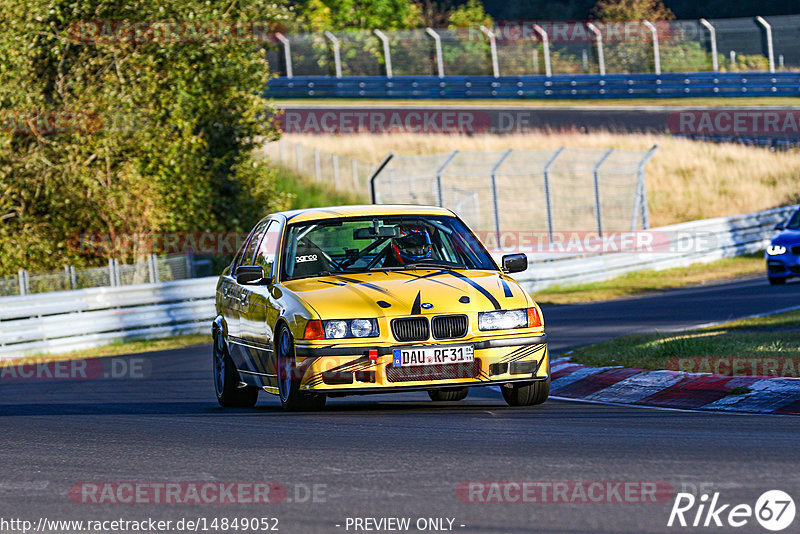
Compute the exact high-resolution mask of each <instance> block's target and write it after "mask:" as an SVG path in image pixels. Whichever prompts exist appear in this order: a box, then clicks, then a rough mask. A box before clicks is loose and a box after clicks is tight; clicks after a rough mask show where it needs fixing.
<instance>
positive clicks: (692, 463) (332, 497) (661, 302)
mask: <svg viewBox="0 0 800 534" xmlns="http://www.w3.org/2000/svg"><path fill="white" fill-rule="evenodd" d="M798 304H800V284H789V285H787V286H786V287H774V288H773V287H770V286H768V285H767V284H766V280H764V279H763V278H758V279H752V280H742V281H737V282H731V283H726V284H720V285H713V286H706V287H699V288H692V289H684V290H676V291H669V292H666V293H663V294H659V295H652V296H647V297H642V298H636V299H630V300H624V301H614V302H606V303H598V304H584V305H570V306H550V307H545V310H544V313H545V318H546V321H547V328H548V332H549V335H550V343H551V347H553V349H555V350H564V349H566V348H567V347H569V346H574V345H579V344H584V343H587V342H592V341H595V340H599V339H604V338H608V337H612V336H616V335H619V334H623V333H628V332H636V331H651V330H654V329H661V330H668V329H675V328H681V327H687V326H693V325H696V324H699V323H707V322H714V321H722V320H726V319H729V318H733V317H741V316H745V315H751V314H756V313H763V312H767V311H770V310H775V309H781V308H787V307H791V306H796V305H798ZM121 361H127V362H133V361H138V362H142V363H144V364H145V365H144V366H143V368H144V369H145V372H144V373H143V374H144V375H145V376H144V377H130V378H127V379H125V378H122V379H110V378H109V379H97V380H82V381H79V380H65V381H53V380H27V381H8V380H7V381H3V382H1V383H0V520H2V519H10V518H21V519H27V520H30V521H33V522H34V524H35V523H36V522H37V521H38V519H39V518H40V517H46V518H48V519H49V520H52V519H77V520H89V519H93V520H94V519H109V520H111V519H120V518H122V519H126V520H141V519H146V518H148V517H152V518H162V519H171V520H178V519H180V518H181V517H186V518H190V519H196V518H198V517H205V518H208V520H209V521H211V519H213V518H214V517H228V518H233V517H238V516H247V517H277V518H278V519H279V524H278V526H279V529H280V530H279V531H280V532H302V533H304V532H333V533H336V532H356V530H354V529H353V528H352V527H351V528H350V529H346V525H347V518H354V517H375V518H380V517H408V518H411V521H412V523H411V524H412V527H413V528H412V529H411V530H410V532H417V529H416V527H415V526H414V525H415V521H416V520H417V518H429V517H433V518H439V517H444V518H451V519H454V522H453V530H454V531H456V532H478V533H483V532H503V533H506V532H507V533H513V532H670V531H692V532H694V531H713V532H723V531H730V530H733V529H731V528H705V529H702V528H697V529H694V528H691V527H690V528H677V527H673V528H668V527H667V526H666V524H667V519H668V517H669V513H670V509H671V506H672V498H671V497H668V498H666V499H664V501H663V502H658V503H645V504H643V503H638V502H624V503H619V502H614V503H584V502H572V503H539V502H537V503H510V504H509V503H504V504H496V503H493V504H485V503H475V502H463V501H462V500H459V498H458V496H457V494H456V488H457V487H458V486H459V484H461V483H463V482H467V481H551V482H552V481H587V482H588V481H659V482H661V483H666V484H668V485H669V486H671V488H672V489H674V490H675V491H681V490H683V489H685V490H688V491H692V490H693V489H694V488H696V489H697V490H698V491H699V490H700V489H704V490H705V491H706V492H712V493H713V492H719V493H720V497H719V500H720V502H724V503H732V504H738V503H748V504H750V505H751V506H752V505H754V504H755V501H756V499H757V498H758V496H759V495H760V494H761V493H762V492H763V491H765V490H770V489H781V490H784V491H786V492H788V493H789V494H790V495H793V496H794V498H795V499H797V498H798V497H800V470H798V469H797V465H798V462H799V461H800V447H799V446H798V445H800V438H799V437H798V436H800V418H798V417H793V416H764V415H733V414H731V415H727V414H718V413H698V412H689V411H670V410H656V409H647V408H629V407H619V406H605V405H597V404H586V403H580V402H566V401H559V400H550V401H549V402H547V403H545V404H544V405H542V406H538V407H534V408H522V409H510V408H507V407H506V406H505V404H504V403H503V401H502V399H500V398H499V395H498V394H495V393H494V392H492V391H490V390H473V392H472V393H471V394H470V396H469V397H468V398H467V399H466V400H465V401H462V402H460V403H452V404H438V405H437V404H433V403H431V402H430V401H428V400H427V396H426V395H424V394H419V393H407V394H398V395H390V396H368V397H347V398H343V399H334V400H332V401H331V402H329V404H328V407H327V408H326V410H325V411H324V412H322V413H316V414H286V413H283V412H282V411H281V410H280V408H279V406H278V403H277V402H276V401H275V400H274V398H273V397H270V396H268V395H263V398H262V399H261V401H260V402H259V405H258V406H257V407H256V408H255V409H241V410H222V409H220V408H219V407H217V405H216V402H215V401H214V400H213V390H212V385H211V380H210V377H211V365H210V364H211V360H210V347H209V346H207V345H201V346H196V347H189V348H185V349H180V350H174V351H168V352H160V353H150V354H147V355H133V356H126V357H123V358H122V359H121ZM199 480H216V481H245V482H253V481H256V482H263V481H274V482H279V483H281V484H283V485H284V486H285V487H286V488H287V491H288V494H287V495H288V496H287V500H286V501H284V502H282V503H280V504H269V505H244V504H243V505H194V504H192V505H161V504H136V505H134V504H114V505H97V504H78V503H75V502H73V501H72V500H70V498H69V496H68V491H69V488H70V487H71V486H73V485H74V484H76V483H80V482H112V481H138V482H172V481H199ZM314 484H316V485H318V486H317V492H316V495H317V501H318V502H308V500H306V499H304V497H305V496H306V491H305V490H306V488H310V487H313V485H314ZM320 485H321V486H320ZM298 497H299V498H298ZM298 501H299V502H298ZM693 512H694V510H693ZM687 517H688V518H689V519H690V520H691V519H692V518H693V514H692V515H691V516H687ZM723 519H724V516H723ZM446 524H447V523H446V522H445V525H446ZM798 524H800V519H798V520H796V521H795V523H794V526H793V528H792V529H789V530H787V532H789V531H796V528H797V525H798ZM336 525H340V526H338V527H337V526H336ZM461 525H464V526H463V527H462V526H461ZM0 531H2V532H4V533H5V532H14V530H11V529H7V528H0ZM73 531H74V530H66V529H61V530H59V532H64V533H67V532H73ZM737 531H738V532H766V531H765V530H763V529H761V528H760V527H759V526H758V524H757V523H756V522H755V520H754V519H752V518H751V519H750V521H749V523H748V524H747V526H746V527H745V528H741V529H737ZM106 532H110V530H107V531H106ZM201 532H202V530H201ZM208 532H214V530H209V531H208ZM358 532H366V530H358ZM371 532H376V531H375V530H372V531H371ZM384 532H385V530H384Z"/></svg>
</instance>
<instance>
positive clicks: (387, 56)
mask: <svg viewBox="0 0 800 534" xmlns="http://www.w3.org/2000/svg"><path fill="white" fill-rule="evenodd" d="M372 31H373V32H374V33H375V35H377V36H378V39H380V40H381V43H383V62H384V64H385V66H386V77H387V78H391V77H392V50H391V47H390V46H389V38H388V37H386V34H385V33H383V32H382V31H380V30H372Z"/></svg>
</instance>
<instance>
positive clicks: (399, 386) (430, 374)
mask: <svg viewBox="0 0 800 534" xmlns="http://www.w3.org/2000/svg"><path fill="white" fill-rule="evenodd" d="M448 345H472V346H473V347H474V353H475V361H474V362H472V363H462V364H448V365H430V366H423V367H394V366H393V362H392V351H393V349H397V348H406V347H425V346H436V347H446V346H448ZM370 349H372V350H373V351H374V352H373V354H372V356H373V357H370ZM375 353H377V354H375ZM295 355H296V358H297V370H298V371H299V372H300V373H301V376H302V379H301V382H300V389H302V390H307V391H308V390H313V391H320V392H325V393H328V394H337V393H338V394H363V393H382V392H384V393H385V392H391V391H398V390H406V391H408V390H411V391H413V390H422V389H436V388H443V387H458V386H460V387H465V386H488V385H493V384H494V385H498V384H504V383H508V382H529V381H534V380H546V379H547V378H548V377H549V376H550V362H549V358H548V353H547V337H546V335H544V334H542V335H539V336H524V337H502V338H493V339H473V340H448V341H447V342H440V343H430V342H428V343H402V344H396V343H395V344H392V343H382V344H376V345H374V346H365V345H359V346H345V345H335V346H327V347H325V346H296V347H295Z"/></svg>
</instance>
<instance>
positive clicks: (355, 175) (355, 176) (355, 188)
mask: <svg viewBox="0 0 800 534" xmlns="http://www.w3.org/2000/svg"><path fill="white" fill-rule="evenodd" d="M351 161H352V162H353V191H356V192H357V191H358V190H359V189H360V188H361V184H359V183H358V161H357V160H355V159H354V160H351Z"/></svg>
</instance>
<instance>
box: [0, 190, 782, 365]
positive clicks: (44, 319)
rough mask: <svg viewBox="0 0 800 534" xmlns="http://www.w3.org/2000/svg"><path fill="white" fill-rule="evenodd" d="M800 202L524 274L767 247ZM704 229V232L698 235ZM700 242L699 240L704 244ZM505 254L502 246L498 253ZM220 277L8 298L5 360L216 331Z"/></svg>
mask: <svg viewBox="0 0 800 534" xmlns="http://www.w3.org/2000/svg"><path fill="white" fill-rule="evenodd" d="M795 209H797V206H790V207H785V208H775V209H771V210H766V211H762V212H758V213H751V214H747V215H739V216H736V217H728V218H719V219H707V220H702V221H694V222H688V223H681V224H675V225H671V226H663V227H660V228H655V229H653V230H652V232H654V233H655V234H657V235H659V236H662V237H663V239H665V240H666V241H665V242H662V243H658V242H657V243H655V244H656V245H669V246H670V247H672V248H673V249H675V251H673V252H658V253H616V254H614V253H610V254H600V255H595V256H575V255H571V256H570V255H566V254H549V255H546V254H539V255H534V254H531V255H530V259H531V260H532V261H531V264H530V267H529V268H528V270H527V271H525V272H523V273H520V274H519V275H517V277H516V278H517V279H518V280H519V281H520V282H522V283H523V285H524V286H525V288H526V289H527V290H528V291H537V290H540V289H542V288H545V287H549V286H552V285H556V284H566V283H575V282H586V281H594V280H602V279H605V278H611V277H613V276H618V275H620V274H624V273H627V272H631V271H636V270H642V269H664V268H668V267H678V266H681V265H688V264H690V263H696V262H703V261H711V260H714V259H718V258H722V257H726V256H734V255H736V254H742V253H746V252H752V251H756V250H759V249H761V248H763V247H764V246H765V245H766V243H767V241H768V239H769V238H770V237H771V236H772V235H773V234H774V230H773V227H774V225H775V224H776V223H778V222H781V221H784V220H785V219H786V218H787V217H788V216H789V215H790V214H791V213H792V212H793V211H794V210H795ZM698 236H701V237H702V239H698ZM698 243H699V244H698ZM500 254H501V253H498V256H499V255H500ZM216 281H217V278H216V277H208V278H196V279H190V280H179V281H174V282H164V283H161V284H141V285H132V286H121V287H101V288H91V289H79V290H75V291H56V292H52V293H43V294H35V295H26V296H12V297H2V298H0V360H2V359H10V358H17V357H20V356H25V355H29V354H37V353H58V352H66V351H70V350H75V349H84V348H90V347H96V346H100V345H105V344H108V343H112V342H114V341H128V340H135V339H151V338H158V337H164V336H169V335H174V334H184V333H197V332H209V333H210V327H211V320H212V318H213V317H214V314H215V311H214V290H215V285H216Z"/></svg>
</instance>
